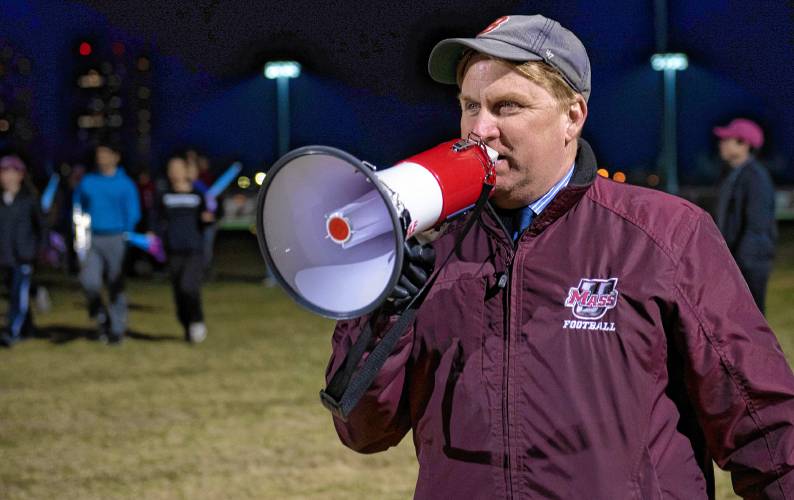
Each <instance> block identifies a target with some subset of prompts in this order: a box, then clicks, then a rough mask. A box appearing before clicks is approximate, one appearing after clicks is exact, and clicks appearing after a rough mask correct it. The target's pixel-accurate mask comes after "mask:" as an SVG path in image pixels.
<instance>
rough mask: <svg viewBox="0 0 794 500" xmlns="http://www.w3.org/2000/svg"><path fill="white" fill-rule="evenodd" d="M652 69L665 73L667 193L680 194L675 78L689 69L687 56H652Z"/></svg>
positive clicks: (662, 160) (664, 152)
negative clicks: (677, 74)
mask: <svg viewBox="0 0 794 500" xmlns="http://www.w3.org/2000/svg"><path fill="white" fill-rule="evenodd" d="M651 67H652V68H653V69H654V70H655V71H663V72H664V132H663V135H662V154H661V158H660V160H661V162H662V163H663V165H664V168H665V170H666V175H665V180H666V183H665V184H666V187H667V192H668V193H672V194H677V193H678V146H677V144H676V123H675V103H676V93H675V90H676V89H675V78H676V72H677V71H683V70H685V69H687V68H688V67H689V59H688V58H687V56H686V54H682V53H680V52H675V53H660V54H654V55H652V56H651Z"/></svg>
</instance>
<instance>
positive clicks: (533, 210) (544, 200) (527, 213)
mask: <svg viewBox="0 0 794 500" xmlns="http://www.w3.org/2000/svg"><path fill="white" fill-rule="evenodd" d="M575 166H576V163H574V164H573V165H571V168H569V169H568V172H566V173H565V175H564V176H563V177H562V179H560V180H559V181H558V182H557V183H556V184H555V185H553V186H552V187H551V189H549V190H548V191H546V194H544V195H543V196H541V197H540V198H538V199H537V200H535V201H533V202H532V203H530V204H529V205H527V206H526V207H524V208H522V209H521V211H520V212H519V215H518V217H519V223H518V224H516V225H515V226H514V227H515V228H516V231H515V232H514V233H513V240H517V239H518V237H519V235H521V233H522V232H523V231H524V229H526V228H527V227H529V225H530V224H531V223H532V219H534V218H535V217H536V216H538V215H540V213H541V212H542V211H543V209H544V208H546V207H547V206H548V204H549V203H551V200H553V199H554V197H555V196H557V193H559V192H560V190H561V189H562V188H564V187H565V186H567V185H568V183H569V182H570V181H571V177H572V176H573V170H574V167H575Z"/></svg>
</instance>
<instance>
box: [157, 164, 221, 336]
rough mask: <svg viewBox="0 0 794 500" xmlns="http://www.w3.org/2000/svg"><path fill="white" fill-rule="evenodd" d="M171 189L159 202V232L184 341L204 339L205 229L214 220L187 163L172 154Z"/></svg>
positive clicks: (168, 167)
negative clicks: (202, 293)
mask: <svg viewBox="0 0 794 500" xmlns="http://www.w3.org/2000/svg"><path fill="white" fill-rule="evenodd" d="M166 169H167V170H166V172H167V175H168V181H169V188H168V190H167V191H166V192H165V193H163V195H162V197H161V198H160V202H159V204H158V205H159V218H160V223H159V224H158V226H159V232H160V237H161V238H162V240H163V242H164V244H165V248H166V254H167V255H168V268H169V273H170V275H171V286H172V288H173V292H174V304H175V306H176V315H177V319H178V320H179V323H180V324H181V325H182V328H183V329H184V333H185V340H186V341H187V342H191V343H199V342H202V341H203V340H204V339H205V338H206V337H207V327H206V325H205V323H204V313H203V310H202V307H201V283H202V280H203V277H204V258H203V253H204V234H203V233H204V230H205V228H206V226H207V224H209V223H211V222H212V221H213V220H214V216H213V214H212V213H211V212H210V211H208V210H207V207H206V204H205V201H204V196H203V195H202V194H201V193H199V191H198V190H197V189H196V187H195V186H194V185H193V182H192V180H191V178H190V177H189V176H188V167H187V162H186V161H185V160H184V159H183V158H180V157H178V156H174V157H172V158H171V159H170V160H169V161H168V165H167V167H166Z"/></svg>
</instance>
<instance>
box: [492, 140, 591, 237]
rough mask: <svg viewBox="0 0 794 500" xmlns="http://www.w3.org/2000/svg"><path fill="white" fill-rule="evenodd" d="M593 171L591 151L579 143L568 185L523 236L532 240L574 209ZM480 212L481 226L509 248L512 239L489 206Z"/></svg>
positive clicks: (588, 146)
mask: <svg viewBox="0 0 794 500" xmlns="http://www.w3.org/2000/svg"><path fill="white" fill-rule="evenodd" d="M596 170H597V167H596V158H595V154H594V153H593V149H592V148H591V147H590V144H589V143H588V142H587V141H585V140H584V139H579V141H578V145H577V148H576V166H575V167H574V171H573V176H572V177H571V181H570V182H569V183H568V185H567V186H565V187H564V188H563V189H562V190H560V192H559V193H557V196H555V197H554V199H553V200H552V201H551V203H549V204H548V205H547V206H546V208H545V209H544V210H543V212H541V213H540V215H538V216H537V217H536V218H535V219H534V220H533V221H532V224H531V225H530V226H529V228H528V229H527V232H528V233H529V234H531V235H533V236H534V235H537V234H540V233H541V232H542V231H543V230H544V229H546V228H547V227H549V226H550V225H551V224H552V223H553V222H554V221H556V220H557V219H559V218H560V217H562V216H563V215H564V214H565V213H566V212H567V211H568V210H570V209H571V207H573V206H574V205H576V203H578V202H579V200H580V199H581V198H582V196H584V194H585V192H587V190H588V189H589V188H590V186H591V185H592V184H593V182H594V181H595V177H596V175H597V174H596ZM484 212H485V213H487V214H488V216H487V217H481V218H480V220H481V221H482V222H483V224H484V226H485V227H486V228H487V229H489V230H490V232H494V233H496V234H498V235H499V237H500V238H506V239H507V240H508V241H510V244H511V245H513V242H512V238H510V236H509V235H508V232H507V230H506V229H505V227H504V225H503V224H502V222H501V221H500V219H499V216H498V215H497V213H496V211H495V209H494V207H493V205H491V203H490V202H488V204H487V205H486V210H485V211H484Z"/></svg>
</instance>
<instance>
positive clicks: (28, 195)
mask: <svg viewBox="0 0 794 500" xmlns="http://www.w3.org/2000/svg"><path fill="white" fill-rule="evenodd" d="M25 171H26V168H25V163H24V162H23V161H22V160H21V159H20V158H19V157H18V156H16V155H8V156H4V157H2V158H0V274H2V276H3V277H4V281H5V284H6V287H7V289H8V313H7V315H6V316H7V319H8V326H7V328H6V330H5V331H3V332H2V333H1V334H0V345H2V346H5V347H11V346H12V345H14V344H15V343H16V342H17V341H19V340H20V339H21V338H22V337H24V336H29V335H30V334H31V333H32V331H33V321H32V318H31V313H30V300H29V298H30V281H31V275H32V274H33V262H34V261H35V259H36V254H37V252H38V249H39V246H40V245H41V243H42V241H43V239H44V234H45V229H46V228H45V224H44V220H43V218H42V216H41V211H40V210H39V202H38V199H36V196H35V194H34V193H33V192H31V190H30V189H28V187H27V186H26V185H25V183H24V182H23V181H24V180H25Z"/></svg>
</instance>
